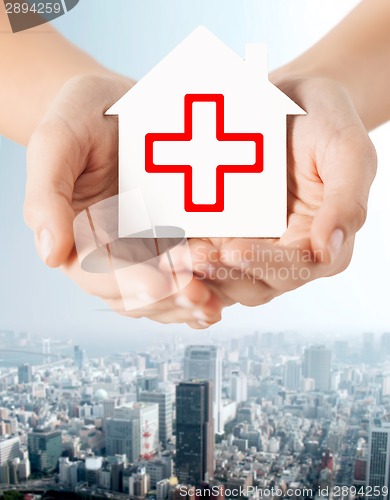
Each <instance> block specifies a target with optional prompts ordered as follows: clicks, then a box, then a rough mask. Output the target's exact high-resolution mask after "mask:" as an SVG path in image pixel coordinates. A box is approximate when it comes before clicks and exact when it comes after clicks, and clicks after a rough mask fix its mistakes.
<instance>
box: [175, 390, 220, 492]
mask: <svg viewBox="0 0 390 500" xmlns="http://www.w3.org/2000/svg"><path fill="white" fill-rule="evenodd" d="M212 394H213V386H212V382H208V381H190V382H182V383H180V384H179V385H178V386H177V387H176V475H177V477H178V479H179V481H180V482H181V483H184V484H193V485H198V484H200V483H201V482H203V481H207V480H208V479H210V478H211V477H212V476H213V474H214V429H213V420H214V419H213V414H212Z"/></svg>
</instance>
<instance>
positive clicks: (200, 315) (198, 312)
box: [193, 309, 208, 321]
mask: <svg viewBox="0 0 390 500" xmlns="http://www.w3.org/2000/svg"><path fill="white" fill-rule="evenodd" d="M193 316H194V318H195V319H199V320H201V321H206V320H207V319H208V316H207V315H206V314H205V313H204V312H203V311H201V310H200V309H197V310H196V311H194V312H193Z"/></svg>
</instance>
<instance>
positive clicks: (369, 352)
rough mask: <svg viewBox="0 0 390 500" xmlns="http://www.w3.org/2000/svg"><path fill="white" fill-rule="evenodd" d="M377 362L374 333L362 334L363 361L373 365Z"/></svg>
mask: <svg viewBox="0 0 390 500" xmlns="http://www.w3.org/2000/svg"><path fill="white" fill-rule="evenodd" d="M375 360H376V352H375V335H374V334H373V332H364V333H363V334H362V361H364V362H365V363H368V364H371V363H373V362H375Z"/></svg>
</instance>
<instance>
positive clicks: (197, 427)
mask: <svg viewBox="0 0 390 500" xmlns="http://www.w3.org/2000/svg"><path fill="white" fill-rule="evenodd" d="M108 338H109V337H108ZM162 338H163V339H164V337H162ZM199 340H200V343H199V344H198V345H195V344H193V343H192V344H188V343H187V342H186V339H185V336H184V335H172V337H169V339H166V338H165V339H164V340H163V341H162V342H161V343H159V344H158V343H156V344H155V345H150V346H148V348H147V349H144V350H143V351H142V352H135V351H126V352H125V351H123V352H117V353H114V352H112V353H111V352H110V349H109V348H107V352H106V353H105V354H104V355H95V354H93V355H91V354H89V353H88V347H87V346H83V345H82V344H81V342H79V344H78V345H74V344H73V343H72V342H71V341H67V342H63V341H59V340H55V339H51V338H40V337H37V336H33V335H30V334H28V333H25V332H15V331H8V330H7V331H0V358H1V359H0V498H4V499H11V498H12V499H18V498H20V499H24V500H34V499H35V500H37V499H49V498H55V499H64V500H65V499H68V498H69V499H73V498H75V499H77V498H84V499H89V498H91V499H92V498H93V499H99V498H101V499H104V498H112V499H122V498H123V499H125V498H128V499H136V500H142V499H146V498H148V499H150V500H152V499H153V500H154V499H155V500H179V499H181V498H196V499H198V498H202V497H206V498H215V499H218V500H223V499H225V498H231V499H235V498H240V499H246V498H247V499H251V500H252V499H253V500H258V499H261V498H267V499H269V500H273V499H282V498H292V499H296V500H299V499H315V498H319V499H325V498H329V499H333V498H344V499H354V498H372V497H375V498H378V499H380V500H384V499H389V491H388V489H389V485H390V332H389V333H386V332H385V333H381V334H374V333H370V332H365V333H361V334H359V335H356V336H354V337H349V338H348V337H345V338H343V337H341V336H340V335H338V336H336V335H335V336H334V337H333V338H332V337H329V336H326V337H324V338H321V337H320V336H314V335H312V336H310V335H307V336H306V337H305V336H303V335H299V334H298V333H294V332H253V333H252V334H245V335H239V334H238V333H237V335H236V336H235V337H232V338H228V339H218V341H217V340H215V339H212V338H211V337H210V336H204V335H203V336H200V337H199ZM91 351H92V349H91Z"/></svg>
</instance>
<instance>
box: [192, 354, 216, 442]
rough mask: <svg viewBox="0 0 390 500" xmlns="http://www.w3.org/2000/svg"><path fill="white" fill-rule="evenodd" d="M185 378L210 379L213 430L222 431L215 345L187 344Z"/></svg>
mask: <svg viewBox="0 0 390 500" xmlns="http://www.w3.org/2000/svg"><path fill="white" fill-rule="evenodd" d="M184 379H185V380H193V379H197V380H210V381H211V382H213V386H214V397H213V416H214V431H215V432H216V433H218V434H222V433H223V428H224V422H223V416H222V363H221V354H220V352H219V349H218V347H217V346H212V345H201V346H196V345H192V346H187V347H186V350H185V357H184Z"/></svg>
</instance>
